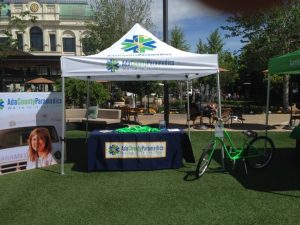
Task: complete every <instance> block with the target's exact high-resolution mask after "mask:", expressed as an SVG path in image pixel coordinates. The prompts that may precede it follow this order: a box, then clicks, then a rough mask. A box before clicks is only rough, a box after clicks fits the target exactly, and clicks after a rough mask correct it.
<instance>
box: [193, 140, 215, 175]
mask: <svg viewBox="0 0 300 225" xmlns="http://www.w3.org/2000/svg"><path fill="white" fill-rule="evenodd" d="M214 144H215V141H214V140H211V141H210V142H209V143H208V144H207V146H206V147H205V148H204V149H203V152H202V154H201V157H200V159H199V161H198V164H197V167H196V176H197V177H198V178H199V177H201V176H202V175H203V174H204V173H205V171H206V169H207V168H208V165H209V163H210V160H211V156H212V153H213V150H214Z"/></svg>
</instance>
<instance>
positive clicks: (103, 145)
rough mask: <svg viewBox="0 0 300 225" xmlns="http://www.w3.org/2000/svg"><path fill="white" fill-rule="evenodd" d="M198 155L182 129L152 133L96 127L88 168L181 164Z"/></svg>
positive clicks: (89, 140)
mask: <svg viewBox="0 0 300 225" xmlns="http://www.w3.org/2000/svg"><path fill="white" fill-rule="evenodd" d="M183 159H184V160H185V161H186V162H189V163H194V162H195V158H194V155H193V151H192V146H191V142H190V140H189V137H188V135H187V134H186V133H185V132H184V131H182V130H179V129H170V130H165V131H160V132H153V133H151V132H149V133H117V132H114V131H109V130H99V131H97V130H95V131H93V132H92V133H91V134H90V136H89V139H88V171H96V170H157V169H169V168H180V167H182V165H183Z"/></svg>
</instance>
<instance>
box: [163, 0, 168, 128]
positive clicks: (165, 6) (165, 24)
mask: <svg viewBox="0 0 300 225" xmlns="http://www.w3.org/2000/svg"><path fill="white" fill-rule="evenodd" d="M163 41H164V42H165V43H167V42H168V0H164V1H163ZM169 111H170V108H169V83H168V81H164V120H165V121H166V127H169Z"/></svg>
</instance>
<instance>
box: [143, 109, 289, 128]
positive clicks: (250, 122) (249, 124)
mask: <svg viewBox="0 0 300 225" xmlns="http://www.w3.org/2000/svg"><path fill="white" fill-rule="evenodd" d="M138 118H139V123H140V124H141V125H152V126H155V125H158V123H159V121H160V120H163V119H164V114H160V113H158V114H153V115H139V116H138ZM243 118H244V121H243V123H240V122H238V121H235V120H233V121H232V124H230V125H229V124H226V125H225V127H226V128H227V129H229V130H232V131H234V130H236V131H239V130H256V131H262V130H265V122H266V115H265V114H246V115H243ZM289 120H290V114H269V122H268V124H269V130H270V131H290V130H291V129H290V128H289V127H288V124H289ZM169 124H170V126H169V127H172V128H173V127H178V128H182V129H187V128H188V126H187V115H186V114H170V117H169ZM203 124H204V125H206V128H208V129H211V128H213V126H209V120H208V118H206V117H204V118H203ZM199 128H202V126H200V118H199V117H198V118H197V119H196V121H195V126H194V127H193V126H192V121H190V130H195V131H196V130H197V131H198V130H203V129H199Z"/></svg>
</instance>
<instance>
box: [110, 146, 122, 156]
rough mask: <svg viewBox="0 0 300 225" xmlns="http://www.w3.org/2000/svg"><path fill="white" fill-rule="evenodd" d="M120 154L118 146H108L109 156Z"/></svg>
mask: <svg viewBox="0 0 300 225" xmlns="http://www.w3.org/2000/svg"><path fill="white" fill-rule="evenodd" d="M119 152H120V148H119V146H118V145H114V144H112V145H110V146H109V154H111V155H117V154H118V153H119Z"/></svg>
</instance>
